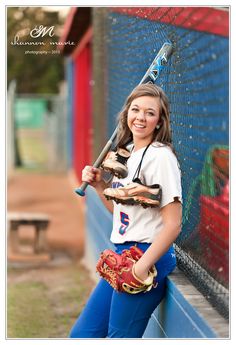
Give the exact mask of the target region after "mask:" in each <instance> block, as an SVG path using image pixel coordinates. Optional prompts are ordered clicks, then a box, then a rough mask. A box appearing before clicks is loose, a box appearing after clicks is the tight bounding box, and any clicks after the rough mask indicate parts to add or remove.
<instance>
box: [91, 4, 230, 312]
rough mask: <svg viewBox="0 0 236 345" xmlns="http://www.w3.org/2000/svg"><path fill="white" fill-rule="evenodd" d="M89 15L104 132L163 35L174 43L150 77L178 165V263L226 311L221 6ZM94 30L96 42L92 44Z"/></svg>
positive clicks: (225, 83) (225, 61) (225, 51)
mask: <svg viewBox="0 0 236 345" xmlns="http://www.w3.org/2000/svg"><path fill="white" fill-rule="evenodd" d="M93 18H94V20H95V21H96V35H94V36H95V37H96V36H97V37H100V38H99V39H97V40H96V39H95V40H94V46H93V50H94V51H96V53H97V55H99V56H100V60H99V69H97V72H96V71H95V72H96V73H94V82H95V85H94V89H95V90H98V91H97V92H99V93H100V95H101V90H103V91H102V93H103V100H102V101H101V100H99V98H100V99H101V97H97V98H96V99H95V104H94V108H95V109H96V105H99V102H103V103H102V107H100V109H102V111H101V113H100V114H98V113H97V115H96V116H97V117H98V116H100V120H101V119H104V116H105V115H104V110H105V109H106V113H107V123H108V133H109V135H110V134H111V133H112V132H113V130H114V128H115V126H116V116H117V114H118V112H119V111H120V109H121V107H122V105H123V103H124V101H125V99H126V97H127V95H128V94H129V93H130V91H131V90H132V89H133V87H134V86H136V85H137V84H138V83H139V81H140V80H141V78H142V77H143V75H144V73H145V72H146V70H147V68H148V67H149V65H150V64H151V62H152V60H153V58H154V57H155V55H156V54H157V52H158V51H159V49H160V48H161V46H162V45H163V43H164V42H171V43H172V44H173V47H174V52H173V55H172V57H171V60H170V63H169V64H168V66H167V67H166V68H165V70H164V71H163V72H162V74H161V75H160V77H159V79H158V80H157V82H156V83H157V84H158V85H160V86H161V87H162V88H163V89H164V90H165V92H166V94H167V95H168V97H169V101H170V109H171V127H172V135H173V144H174V147H175V149H176V151H177V155H178V160H179V163H180V166H181V171H182V189H183V226H182V232H181V234H180V236H179V237H178V239H177V241H176V252H177V257H178V265H179V267H180V269H181V270H183V271H184V272H185V273H186V274H187V276H188V277H189V279H190V280H191V281H192V282H193V284H194V285H195V286H196V287H197V288H198V289H199V290H200V291H201V292H202V293H203V294H204V295H205V296H206V298H207V299H208V300H209V301H210V302H211V303H212V305H213V306H215V307H216V308H217V309H218V311H219V312H220V313H221V314H222V315H223V316H224V317H226V318H227V317H228V298H229V37H228V35H227V26H228V8H213V7H177V8H176V7H148V8H147V7H140V8H94V9H93ZM99 35H100V36H99ZM101 37H102V41H103V45H99V42H100V41H101ZM102 57H103V58H102ZM94 62H95V63H96V61H94ZM101 70H102V71H103V73H102V74H101V73H100V72H101ZM101 75H102V77H101ZM104 100H105V102H104ZM100 104H101V103H100ZM102 112H103V113H102ZM95 144H96V143H95ZM95 146H96V145H95Z"/></svg>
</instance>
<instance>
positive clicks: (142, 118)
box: [136, 110, 145, 121]
mask: <svg viewBox="0 0 236 345" xmlns="http://www.w3.org/2000/svg"><path fill="white" fill-rule="evenodd" d="M136 118H137V119H138V120H140V121H144V120H145V114H144V111H142V110H140V111H139V112H138V114H137V116H136Z"/></svg>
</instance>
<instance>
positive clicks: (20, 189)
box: [7, 172, 84, 258]
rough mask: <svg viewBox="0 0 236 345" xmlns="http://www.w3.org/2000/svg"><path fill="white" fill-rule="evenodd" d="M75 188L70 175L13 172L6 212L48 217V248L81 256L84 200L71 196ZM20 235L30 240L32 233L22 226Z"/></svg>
mask: <svg viewBox="0 0 236 345" xmlns="http://www.w3.org/2000/svg"><path fill="white" fill-rule="evenodd" d="M74 188H75V181H74V180H73V177H72V175H50V174H36V173H21V172H19V173H14V174H12V175H11V177H10V179H9V182H8V189H7V206H8V212H12V211H14V212H15V211H16V212H36V213H45V214H48V215H49V218H50V225H49V228H48V231H47V239H48V244H49V247H50V249H51V250H52V251H55V250H59V251H66V252H67V253H68V254H70V255H71V256H73V257H75V258H76V257H77V258H78V257H81V256H82V255H83V250H84V199H83V198H79V197H78V196H77V195H76V194H75V193H74ZM20 235H22V236H23V237H24V236H25V237H29V238H30V237H32V236H33V232H32V231H30V230H29V227H25V229H24V227H23V226H22V229H21V233H20Z"/></svg>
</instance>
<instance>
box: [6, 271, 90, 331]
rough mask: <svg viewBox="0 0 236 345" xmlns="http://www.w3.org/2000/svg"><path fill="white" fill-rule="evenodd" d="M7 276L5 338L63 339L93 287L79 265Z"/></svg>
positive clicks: (18, 272)
mask: <svg viewBox="0 0 236 345" xmlns="http://www.w3.org/2000/svg"><path fill="white" fill-rule="evenodd" d="M8 277H9V282H8V291H7V338H67V337H68V333H69V331H70V329H71V327H72V325H73V323H74V322H75V320H76V319H77V317H78V315H79V314H80V312H81V311H82V309H83V306H84V304H85V303H86V301H87V298H88V295H89V293H90V291H91V289H92V287H93V282H91V280H90V279H89V276H88V273H87V272H86V271H85V270H84V268H83V267H81V266H79V265H70V266H68V267H67V268H62V269H58V268H57V269H55V270H53V269H49V270H46V269H42V271H40V270H38V271H37V274H36V275H35V274H32V275H31V271H30V270H29V271H27V270H25V271H24V272H23V278H22V271H21V270H20V271H18V270H17V269H9V270H8ZM19 278H20V279H19ZM23 280H24V281H23Z"/></svg>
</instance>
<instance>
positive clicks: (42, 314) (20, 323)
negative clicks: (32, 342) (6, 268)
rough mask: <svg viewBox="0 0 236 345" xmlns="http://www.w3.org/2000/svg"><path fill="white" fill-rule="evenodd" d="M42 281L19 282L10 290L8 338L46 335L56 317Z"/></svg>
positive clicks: (53, 324) (53, 325)
mask: <svg viewBox="0 0 236 345" xmlns="http://www.w3.org/2000/svg"><path fill="white" fill-rule="evenodd" d="M46 290H47V288H46V286H45V285H44V284H42V283H34V282H23V283H17V284H15V285H14V286H12V287H10V289H9V290H8V334H7V336H8V338H38V337H40V336H41V335H42V334H44V336H45V337H47V336H48V334H50V331H51V328H52V327H55V321H56V320H55V317H54V313H53V311H52V309H51V306H50V301H49V300H48V298H47V294H46Z"/></svg>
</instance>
